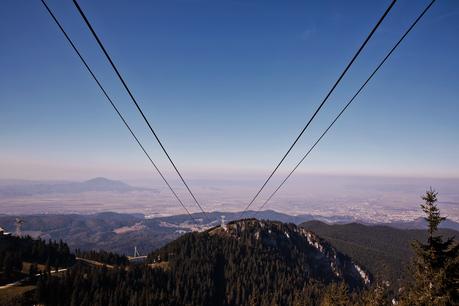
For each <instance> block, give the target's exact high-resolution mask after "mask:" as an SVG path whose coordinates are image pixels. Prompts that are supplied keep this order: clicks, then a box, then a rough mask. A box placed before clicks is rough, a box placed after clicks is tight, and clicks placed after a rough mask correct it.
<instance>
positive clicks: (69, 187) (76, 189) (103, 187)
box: [0, 177, 155, 197]
mask: <svg viewBox="0 0 459 306" xmlns="http://www.w3.org/2000/svg"><path fill="white" fill-rule="evenodd" d="M147 190H148V191H155V190H154V189H147V188H138V187H133V186H130V185H128V184H126V183H124V182H121V181H114V180H109V179H106V178H103V177H97V178H94V179H91V180H88V181H83V182H35V181H3V182H0V197H18V196H34V195H42V194H70V193H82V192H94V191H96V192H104V191H105V192H106V191H109V192H131V191H147Z"/></svg>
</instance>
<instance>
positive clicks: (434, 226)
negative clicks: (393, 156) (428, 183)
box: [403, 188, 459, 305]
mask: <svg viewBox="0 0 459 306" xmlns="http://www.w3.org/2000/svg"><path fill="white" fill-rule="evenodd" d="M437 195H438V193H437V192H436V191H435V190H433V189H432V188H430V190H428V191H426V194H425V195H424V196H423V197H422V199H423V200H424V201H425V203H424V204H422V205H421V208H422V210H423V211H424V213H425V214H426V217H425V218H424V219H425V220H426V221H427V225H428V238H427V243H426V244H423V243H421V242H419V241H414V242H413V245H412V246H413V249H414V252H415V256H414V259H413V272H414V280H413V283H412V284H411V286H410V288H408V292H407V293H408V294H407V295H406V299H405V300H404V301H403V304H406V305H458V304H459V244H457V243H456V242H455V241H454V237H452V238H448V239H446V240H444V239H443V237H442V236H441V235H437V230H438V226H439V225H440V223H441V222H443V221H444V220H445V219H446V218H445V217H442V216H441V214H440V209H439V208H438V206H437V201H438V200H437Z"/></svg>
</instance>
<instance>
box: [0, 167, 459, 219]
mask: <svg viewBox="0 0 459 306" xmlns="http://www.w3.org/2000/svg"><path fill="white" fill-rule="evenodd" d="M260 182H261V179H256V178H251V179H244V178H242V179H231V180H221V179H220V180H205V179H200V180H191V181H190V184H191V185H192V187H193V189H194V190H195V193H196V195H197V196H198V198H199V199H200V201H201V202H202V205H203V208H204V209H205V210H206V211H224V212H238V211H242V210H243V209H244V207H245V206H246V205H247V203H248V201H249V199H250V198H251V197H252V196H253V193H254V191H255V190H256V188H257V187H259V184H260ZM275 183H277V182H276V181H273V182H272V184H273V185H274V184H275ZM174 184H175V185H176V186H177V187H176V189H177V190H178V192H179V194H180V195H182V197H183V199H185V200H184V202H185V205H186V206H187V207H188V208H189V210H190V211H191V212H198V210H197V209H196V208H195V206H194V205H193V203H192V201H191V200H190V199H189V198H188V197H187V194H186V191H185V190H184V188H181V187H180V184H178V182H174ZM273 185H270V186H269V187H271V189H270V188H268V190H267V191H266V192H265V193H264V194H262V197H261V198H260V200H259V201H257V202H256V203H254V205H253V206H252V207H251V209H253V210H257V209H258V208H259V207H260V206H261V205H262V204H263V202H264V200H265V199H266V198H267V196H269V192H271V191H272V186H273ZM430 186H434V187H435V188H436V189H437V190H438V191H439V192H440V193H441V195H442V196H441V199H440V202H439V205H440V207H441V208H442V211H443V212H444V213H445V214H446V215H447V216H448V218H449V220H452V221H459V179H427V178H422V179H421V178H417V179H416V178H394V177H364V176H360V177H358V176H331V175H298V176H297V177H295V179H292V181H291V182H290V183H289V184H288V185H286V186H285V188H284V189H282V190H281V191H280V192H279V193H278V194H277V195H276V196H275V197H274V198H273V199H272V200H271V201H270V202H269V203H268V204H267V205H266V206H265V207H264V208H263V210H265V209H272V210H275V211H278V212H282V213H285V214H289V215H302V214H310V215H313V216H317V218H318V219H320V218H321V217H324V218H325V220H328V221H333V220H335V219H336V220H337V221H353V220H356V221H362V222H368V223H388V222H397V221H412V220H414V219H417V218H419V217H420V216H421V213H420V211H419V209H418V207H419V203H420V199H419V196H420V195H421V194H422V193H423V192H424V191H425V190H426V189H428V188H429V187H430ZM103 211H113V212H120V213H140V214H144V215H145V216H146V217H147V218H151V217H156V216H169V215H178V214H183V213H184V210H183V208H181V207H180V206H179V205H178V204H177V202H176V200H175V199H174V198H173V197H172V195H171V193H170V191H169V190H168V189H167V188H166V187H165V186H163V184H161V183H160V182H158V181H153V182H152V181H148V180H128V181H126V182H121V181H114V180H110V179H106V178H96V179H91V180H88V181H84V182H69V181H52V182H51V181H22V180H0V213H2V214H42V213H82V214H88V213H97V212H103Z"/></svg>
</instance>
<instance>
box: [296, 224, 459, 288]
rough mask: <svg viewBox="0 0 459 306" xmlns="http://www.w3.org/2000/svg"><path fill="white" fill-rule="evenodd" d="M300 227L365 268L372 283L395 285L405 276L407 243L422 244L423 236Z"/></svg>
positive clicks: (378, 229) (358, 227)
mask: <svg viewBox="0 0 459 306" xmlns="http://www.w3.org/2000/svg"><path fill="white" fill-rule="evenodd" d="M301 227H303V228H305V229H307V230H311V231H313V232H315V233H317V235H320V236H321V237H322V238H324V239H326V240H327V241H329V242H330V244H331V245H333V246H334V247H336V249H337V250H339V251H341V252H343V253H345V254H347V255H349V256H350V257H352V258H353V259H354V260H355V261H356V262H358V263H359V264H362V265H364V266H365V267H367V268H368V269H369V271H370V272H371V273H372V275H374V277H375V278H376V280H381V281H385V280H388V281H390V282H391V283H393V284H394V285H396V286H397V285H398V281H399V280H400V279H401V278H402V277H403V276H404V275H407V273H406V272H407V271H406V268H407V266H408V265H409V262H410V259H411V256H412V255H413V252H412V249H411V242H412V241H414V240H419V241H425V240H426V237H427V232H426V230H414V229H413V230H402V229H396V228H392V227H389V226H381V225H375V226H369V225H362V224H358V223H350V224H333V225H330V224H326V223H323V222H320V221H309V222H305V223H303V224H301ZM439 234H441V235H444V236H445V237H452V236H456V237H459V233H458V232H456V231H454V230H450V229H440V230H439Z"/></svg>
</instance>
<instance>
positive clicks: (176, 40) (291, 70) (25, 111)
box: [0, 0, 459, 179]
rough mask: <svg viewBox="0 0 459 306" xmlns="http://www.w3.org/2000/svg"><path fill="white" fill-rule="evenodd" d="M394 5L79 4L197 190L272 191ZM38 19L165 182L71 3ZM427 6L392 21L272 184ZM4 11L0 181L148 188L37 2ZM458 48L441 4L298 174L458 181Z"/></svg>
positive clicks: (448, 2) (128, 145)
mask: <svg viewBox="0 0 459 306" xmlns="http://www.w3.org/2000/svg"><path fill="white" fill-rule="evenodd" d="M388 3H389V1H346V2H344V1H314V2H313V1H287V2H286V1H239V0H235V1H213V0H212V1H211V0H209V1H204V0H202V1H200V0H167V1H135V2H132V1H89V0H81V1H80V5H81V6H82V8H83V9H84V10H85V12H86V14H87V16H88V18H89V19H90V20H91V21H92V24H93V26H94V28H95V29H96V31H97V32H98V34H99V35H100V37H101V39H102V41H103V42H104V43H105V45H106V47H107V48H108V50H109V52H110V54H111V55H112V58H113V59H114V61H115V63H116V64H117V65H118V67H119V69H120V70H121V72H122V74H123V75H124V77H125V79H126V80H127V82H128V83H129V85H130V87H131V89H132V91H133V92H134V95H135V96H136V97H137V99H138V101H139V102H140V104H141V106H142V108H143V109H144V112H145V113H146V114H147V116H148V118H149V119H150V122H151V123H152V125H153V126H154V128H155V129H156V130H157V132H158V134H159V135H160V138H161V139H162V140H163V141H164V144H165V146H166V147H167V148H168V150H169V151H170V153H171V156H172V158H173V159H174V160H175V161H176V163H177V165H178V166H179V167H180V168H181V169H182V170H183V174H184V175H185V176H186V177H192V178H193V177H206V178H212V177H227V176H230V175H236V176H241V175H243V176H250V175H260V176H263V175H267V174H268V173H269V172H270V170H272V168H273V166H274V165H275V163H277V162H278V161H279V159H280V158H281V156H282V155H283V153H284V152H285V151H286V149H287V148H288V146H289V145H290V144H291V142H292V141H293V139H294V138H295V137H296V135H297V134H298V133H299V131H300V129H301V128H302V127H303V126H304V124H305V123H306V121H307V119H308V118H309V117H310V116H311V115H312V113H313V111H314V110H315V108H316V107H317V105H318V104H319V103H320V101H321V100H322V98H323V97H324V95H325V94H326V92H327V91H328V90H329V88H330V87H331V85H332V84H333V82H334V81H335V80H336V78H337V77H338V75H339V73H340V72H341V71H342V69H343V68H344V67H345V65H346V64H347V62H348V61H349V60H350V58H351V57H352V55H353V54H354V52H355V51H356V49H357V48H358V47H359V45H360V44H361V42H362V41H363V39H364V38H365V37H366V35H367V34H368V32H369V31H370V29H371V28H372V27H373V25H374V24H375V22H376V21H377V19H378V18H379V17H380V15H381V14H382V13H383V11H384V10H385V9H386V7H387V5H388ZM48 4H49V5H50V7H51V8H52V9H53V10H54V11H55V13H56V15H57V16H58V18H59V19H60V20H61V21H62V23H63V25H64V27H65V28H66V30H67V31H68V33H69V35H70V36H71V37H72V38H73V39H74V40H75V42H76V44H77V46H78V47H79V48H80V50H81V51H82V53H83V55H84V56H85V57H86V58H87V60H88V62H89V63H90V65H91V66H92V67H93V69H94V71H95V72H96V74H97V75H98V76H99V78H100V79H101V81H102V83H103V84H104V85H105V86H106V88H107V89H108V91H109V92H110V94H111V96H112V97H113V98H114V100H115V103H117V105H118V106H119V107H120V109H121V110H122V112H123V113H125V114H126V117H127V118H128V120H129V122H130V123H131V124H132V125H133V127H134V129H135V131H136V132H137V133H138V134H139V135H140V136H141V138H142V140H143V141H144V143H145V144H146V146H147V148H148V149H149V150H150V152H151V153H152V156H153V158H154V160H155V161H157V162H158V164H159V165H160V167H161V169H163V170H164V171H165V172H166V173H171V168H170V166H169V164H168V163H167V161H166V159H165V158H164V156H163V154H162V153H161V151H160V150H159V149H158V146H157V144H156V143H155V142H154V141H153V138H152V137H151V135H150V134H149V133H148V132H147V128H146V126H145V124H144V123H143V122H142V121H141V120H140V119H141V118H140V117H139V115H138V114H137V113H136V111H135V109H134V107H133V105H132V104H131V102H130V101H129V99H128V97H127V95H126V94H125V92H124V91H123V90H122V87H121V84H120V83H119V81H118V80H117V79H116V78H115V75H114V73H113V71H112V70H111V68H110V67H109V65H108V63H107V62H106V60H105V58H104V57H103V55H102V54H101V52H100V50H99V49H98V48H97V45H96V43H95V41H94V40H93V38H92V37H91V36H90V33H89V32H88V31H87V29H86V28H85V26H84V24H83V22H82V19H81V17H80V16H79V15H78V14H77V12H76V10H75V8H74V7H73V5H72V3H71V1H57V0H49V1H48ZM426 4H427V1H407V0H400V1H399V2H398V3H397V4H396V5H395V6H394V8H393V10H392V12H391V13H390V14H389V16H388V17H387V18H386V20H385V21H384V22H383V24H382V26H381V27H380V29H379V30H378V31H377V33H376V34H375V36H374V38H373V39H372V40H371V41H370V43H369V45H368V47H367V48H366V49H365V50H364V52H363V53H362V55H361V57H359V58H358V60H357V62H356V63H355V65H354V66H353V67H352V69H351V70H350V71H349V73H348V75H347V76H346V77H345V79H344V80H343V82H342V83H341V85H340V86H339V88H338V89H337V90H336V91H335V93H334V94H333V95H332V97H331V99H329V101H328V103H327V104H326V106H325V107H324V109H323V112H321V113H320V114H319V116H317V118H316V121H314V122H313V124H312V126H311V129H310V130H309V132H308V133H307V135H305V137H303V139H302V140H301V142H300V143H299V144H298V145H297V147H296V149H295V151H294V152H293V154H292V155H291V157H290V158H289V159H288V160H287V161H286V164H285V167H284V168H283V170H282V171H286V170H288V169H290V167H291V165H293V164H294V163H295V162H296V161H297V160H298V159H299V158H300V156H301V155H302V154H304V152H306V151H307V149H308V148H309V146H310V145H311V144H312V143H313V142H314V140H315V139H316V138H317V137H318V135H320V133H321V131H322V130H323V129H324V128H325V127H326V126H327V125H328V124H329V122H330V121H331V120H332V118H333V117H334V115H335V114H336V113H337V112H338V111H339V109H340V108H341V107H342V106H343V105H344V104H345V103H346V102H347V100H348V99H349V98H350V97H351V96H352V94H353V93H354V92H355V90H356V89H357V88H358V87H359V86H360V84H361V83H362V82H363V81H364V80H365V79H366V78H367V76H368V75H369V73H371V71H372V69H374V67H375V66H376V65H377V63H378V62H379V61H380V59H381V58H382V57H383V56H384V55H385V53H386V52H387V51H388V50H389V49H390V48H391V46H392V45H393V44H394V42H395V41H396V40H398V38H399V37H400V35H401V34H402V33H403V31H404V30H405V29H406V28H407V27H408V25H409V24H410V23H411V22H412V21H413V19H414V18H415V17H416V16H417V14H419V12H420V11H421V10H422V9H423V8H424V7H425V5H426ZM0 5H1V10H0V67H1V69H0V143H1V150H0V167H1V169H2V170H1V171H0V176H1V178H34V179H37V178H42V179H49V178H53V179H56V178H88V177H91V176H99V175H104V176H110V177H120V178H123V177H145V176H151V175H154V174H150V173H151V167H150V165H149V164H148V162H147V160H146V158H145V157H144V156H143V153H142V152H141V151H140V150H139V149H138V147H137V146H136V144H135V143H134V142H133V141H132V139H131V138H130V135H129V133H128V131H127V130H126V129H125V128H124V126H123V125H122V124H121V122H120V121H119V119H118V118H117V117H116V115H115V114H114V112H113V111H112V109H111V108H110V106H109V105H108V103H107V102H106V101H105V98H104V97H103V96H102V94H101V92H100V91H99V89H98V88H97V87H96V84H95V83H94V81H93V80H92V79H91V78H90V77H89V75H88V73H87V72H86V71H85V70H84V69H83V66H82V65H81V63H80V62H79V60H78V59H77V57H76V56H75V54H74V52H73V50H71V48H70V47H69V45H68V43H67V42H66V41H65V39H64V37H63V36H62V34H61V33H60V32H59V30H58V28H57V27H56V25H55V24H54V23H53V22H52V20H51V19H50V17H49V16H48V14H47V12H46V11H45V10H44V8H43V7H42V5H41V3H40V1H26V0H5V1H2V3H1V4H0ZM457 37H459V2H457V1H455V0H442V1H437V3H436V4H435V5H434V6H433V8H432V10H431V11H430V12H429V13H428V14H427V15H426V16H425V18H424V19H423V20H422V21H421V22H420V24H419V25H418V26H417V27H416V28H415V29H414V31H413V32H412V33H411V34H410V35H409V36H408V38H407V39H406V40H405V41H404V42H403V44H402V45H401V46H400V48H399V49H398V50H397V51H396V53H395V55H394V56H393V57H392V58H391V59H390V60H389V61H388V63H387V64H386V65H385V66H384V67H383V69H382V70H381V71H380V72H379V73H378V74H377V76H376V77H375V78H374V79H373V81H372V82H371V83H370V84H369V85H368V87H367V88H366V89H365V91H364V92H363V93H362V94H361V95H360V96H359V98H358V99H357V100H356V101H355V104H354V105H353V106H351V108H350V109H349V111H348V112H346V113H345V115H344V116H343V117H342V119H340V121H339V122H338V123H337V124H336V126H335V128H334V129H333V130H332V131H331V132H330V134H329V135H328V136H327V137H326V138H325V139H324V141H323V142H322V143H321V144H320V145H319V146H318V147H317V150H316V151H315V152H314V153H313V154H311V155H310V158H309V159H308V160H307V161H305V162H304V164H303V165H302V167H301V168H300V170H299V172H303V173H327V174H363V175H396V176H423V177H429V176H434V177H459V161H458V158H457V157H458V156H459V141H458V139H459V138H458V131H459V120H457V114H459V103H458V97H459V86H458V84H459V59H458V56H457V54H459V40H458V39H457ZM170 175H171V176H172V174H170Z"/></svg>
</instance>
